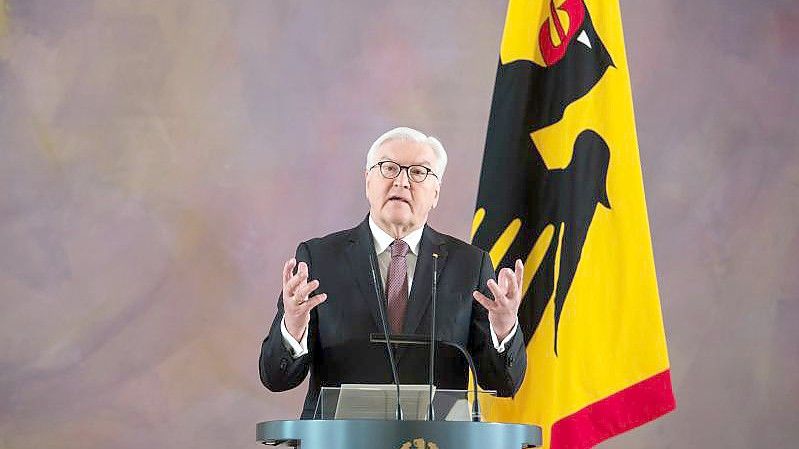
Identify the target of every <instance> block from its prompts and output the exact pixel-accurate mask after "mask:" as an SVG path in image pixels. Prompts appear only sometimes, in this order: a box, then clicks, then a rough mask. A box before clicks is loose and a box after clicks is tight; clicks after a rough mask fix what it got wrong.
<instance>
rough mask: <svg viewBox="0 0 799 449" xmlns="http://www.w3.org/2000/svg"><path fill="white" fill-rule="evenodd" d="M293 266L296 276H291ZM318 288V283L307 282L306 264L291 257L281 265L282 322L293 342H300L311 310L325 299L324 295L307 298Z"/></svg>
mask: <svg viewBox="0 0 799 449" xmlns="http://www.w3.org/2000/svg"><path fill="white" fill-rule="evenodd" d="M294 266H297V274H294V275H292V274H291V273H292V271H294ZM317 288H319V281H317V280H312V281H310V282H308V264H306V263H305V262H300V263H299V265H297V260H296V259H294V258H293V257H292V258H291V259H289V260H288V261H286V264H285V265H283V312H284V313H283V320H284V322H285V323H286V329H287V330H288V331H289V333H290V334H291V336H292V337H294V339H295V340H297V341H300V340H301V339H302V336H303V335H304V334H305V331H306V330H307V329H308V323H309V322H310V321H311V310H312V309H313V308H314V307H316V306H318V305H319V304H321V303H323V302H325V300H326V299H327V294H326V293H320V294H318V295H315V296H312V297H310V298H309V297H308V295H310V294H311V292H312V291H314V290H316V289H317Z"/></svg>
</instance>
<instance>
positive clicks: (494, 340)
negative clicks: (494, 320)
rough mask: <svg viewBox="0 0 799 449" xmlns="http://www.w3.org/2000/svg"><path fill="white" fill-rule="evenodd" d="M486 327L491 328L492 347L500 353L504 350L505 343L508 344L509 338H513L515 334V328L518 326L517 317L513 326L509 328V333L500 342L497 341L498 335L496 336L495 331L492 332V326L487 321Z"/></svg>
mask: <svg viewBox="0 0 799 449" xmlns="http://www.w3.org/2000/svg"><path fill="white" fill-rule="evenodd" d="M488 327H489V329H490V330H491V343H493V344H494V349H496V350H497V352H499V353H500V354H501V353H503V352H505V345H506V344H508V342H510V340H511V339H512V338H513V336H514V335H516V330H517V329H518V328H519V319H518V318H516V324H514V325H513V328H512V329H511V330H510V333H508V336H507V337H505V339H504V340H502V342H501V343H500V342H499V337H497V333H496V332H494V326H492V325H491V323H488Z"/></svg>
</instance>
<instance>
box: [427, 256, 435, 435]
mask: <svg viewBox="0 0 799 449" xmlns="http://www.w3.org/2000/svg"><path fill="white" fill-rule="evenodd" d="M437 291H438V254H436V253H433V291H432V292H431V294H430V308H431V311H430V370H429V371H430V383H429V384H428V386H427V387H428V389H427V391H428V394H429V401H428V403H427V420H428V421H432V420H434V419H435V412H434V411H433V376H434V374H435V372H436V296H437V293H436V292H437Z"/></svg>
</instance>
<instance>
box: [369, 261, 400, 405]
mask: <svg viewBox="0 0 799 449" xmlns="http://www.w3.org/2000/svg"><path fill="white" fill-rule="evenodd" d="M373 253H374V251H371V253H370V254H369V268H370V269H371V270H372V283H373V284H374V286H375V297H376V298H377V305H378V309H379V310H380V323H381V324H382V325H383V336H384V338H385V341H386V351H388V362H389V364H390V365H391V375H392V376H393V378H394V385H395V386H396V387H397V412H396V416H397V420H398V421H402V417H403V415H402V405H401V404H400V382H399V375H398V374H397V362H396V361H395V360H394V351H393V350H392V349H391V339H390V337H389V333H388V324H387V322H386V312H385V311H384V310H383V308H384V304H383V295H381V294H380V288H379V287H378V283H377V274H376V270H375V260H374V257H375V255H374V254H373Z"/></svg>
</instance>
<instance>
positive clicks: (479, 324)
mask: <svg viewBox="0 0 799 449" xmlns="http://www.w3.org/2000/svg"><path fill="white" fill-rule="evenodd" d="M374 251H375V249H374V242H373V240H372V234H371V231H370V229H369V222H368V218H367V219H366V220H364V221H363V222H362V223H361V224H360V225H358V226H357V227H355V228H353V229H348V230H346V231H341V232H337V233H335V234H331V235H328V236H326V237H322V238H317V239H312V240H309V241H307V242H303V243H301V244H300V245H299V246H298V247H297V255H296V258H297V261H298V262H299V261H304V262H306V263H308V267H309V274H310V279H318V280H319V283H320V287H319V290H318V291H317V292H314V294H316V293H327V295H328V296H327V301H325V302H324V303H322V304H321V305H319V306H318V307H316V308H315V309H314V310H313V311H312V312H311V322H310V324H309V326H308V350H309V353H308V354H306V355H304V356H302V357H299V358H297V359H294V358H292V356H291V352H290V351H289V350H288V349H286V347H285V345H284V342H283V337H282V335H281V332H280V322H281V320H282V318H283V298H282V296H281V297H280V298H279V299H278V302H277V315H276V316H275V319H274V321H273V323H272V327H271V329H270V331H269V335H268V336H267V337H266V339H265V340H264V341H263V344H262V346H261V357H260V363H259V364H260V372H261V382H263V384H264V385H265V386H266V387H267V388H268V389H270V390H272V391H285V390H288V389H291V388H294V387H296V386H297V385H299V384H300V383H301V382H302V381H303V380H304V379H305V376H306V375H307V374H308V372H309V371H310V373H311V379H310V384H309V386H308V394H307V395H306V398H305V405H304V407H303V410H302V418H304V419H309V418H312V417H313V416H314V410H315V408H316V403H317V399H318V396H319V391H320V387H323V386H339V385H341V384H342V383H372V384H390V383H393V382H392V376H391V368H390V365H389V362H388V357H387V354H386V348H385V344H382V345H380V344H372V343H370V342H369V334H370V333H374V332H382V326H381V324H380V314H379V309H378V307H379V306H378V303H377V299H376V294H375V289H374V284H373V282H372V275H371V270H370V264H369V257H370V252H371V254H374ZM433 252H436V253H438V254H439V259H438V272H439V277H438V300H437V311H436V334H437V336H438V337H439V338H441V339H444V340H450V341H455V342H458V343H460V344H462V345H463V346H465V347H466V348H467V349H468V351H469V352H470V353H471V354H472V356H473V357H474V359H475V364H476V365H477V371H478V373H477V377H478V380H479V384H480V386H481V387H483V388H484V389H490V390H497V392H498V394H499V395H500V396H511V395H513V394H514V393H516V391H517V390H518V389H519V386H520V385H521V383H522V380H523V378H524V372H525V369H526V366H527V358H526V353H525V345H524V338H523V336H522V332H521V329H518V330H517V332H516V334H515V336H514V337H513V338H512V340H511V341H510V342H509V344H508V345H506V349H505V351H504V352H503V353H501V354H500V353H498V352H497V350H496V349H495V348H494V346H493V344H492V342H491V335H490V333H489V332H490V331H489V324H488V314H487V312H486V310H485V309H484V308H483V307H482V306H481V305H480V304H478V303H477V302H476V301H475V300H474V299H473V298H472V291H474V290H480V291H482V292H483V293H485V294H486V295H488V296H489V297H490V293H488V291H487V289H486V281H487V280H488V279H489V278H493V277H494V268H493V267H492V264H491V260H490V258H489V257H488V254H487V253H486V252H485V251H483V250H481V249H479V248H477V247H475V246H472V245H469V244H468V243H465V242H463V241H460V240H458V239H456V238H454V237H450V236H448V235H445V234H441V233H439V232H436V231H435V230H433V229H432V228H430V227H429V226H425V228H424V231H423V233H422V239H421V245H420V249H419V257H418V259H417V263H416V271H415V274H414V279H413V285H412V287H411V292H410V295H409V297H408V308H407V311H406V316H405V324H404V327H403V333H407V334H414V333H418V334H429V332H430V296H431V288H432V265H433V262H432V253H433ZM379 276H380V275H379V274H378V278H379ZM381 287H382V286H381ZM428 351H429V349H427V348H425V347H399V348H398V349H397V351H396V360H397V363H398V366H399V368H398V370H399V378H400V382H401V383H403V384H426V383H427V382H428V370H427V366H428V362H429V352H428ZM467 383H468V367H467V364H466V361H465V360H463V359H462V356H461V355H460V354H458V353H457V352H455V351H454V350H452V349H450V348H447V347H444V346H439V347H438V349H437V352H436V370H435V384H436V386H437V387H438V388H452V389H465V388H466V387H467Z"/></svg>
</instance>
